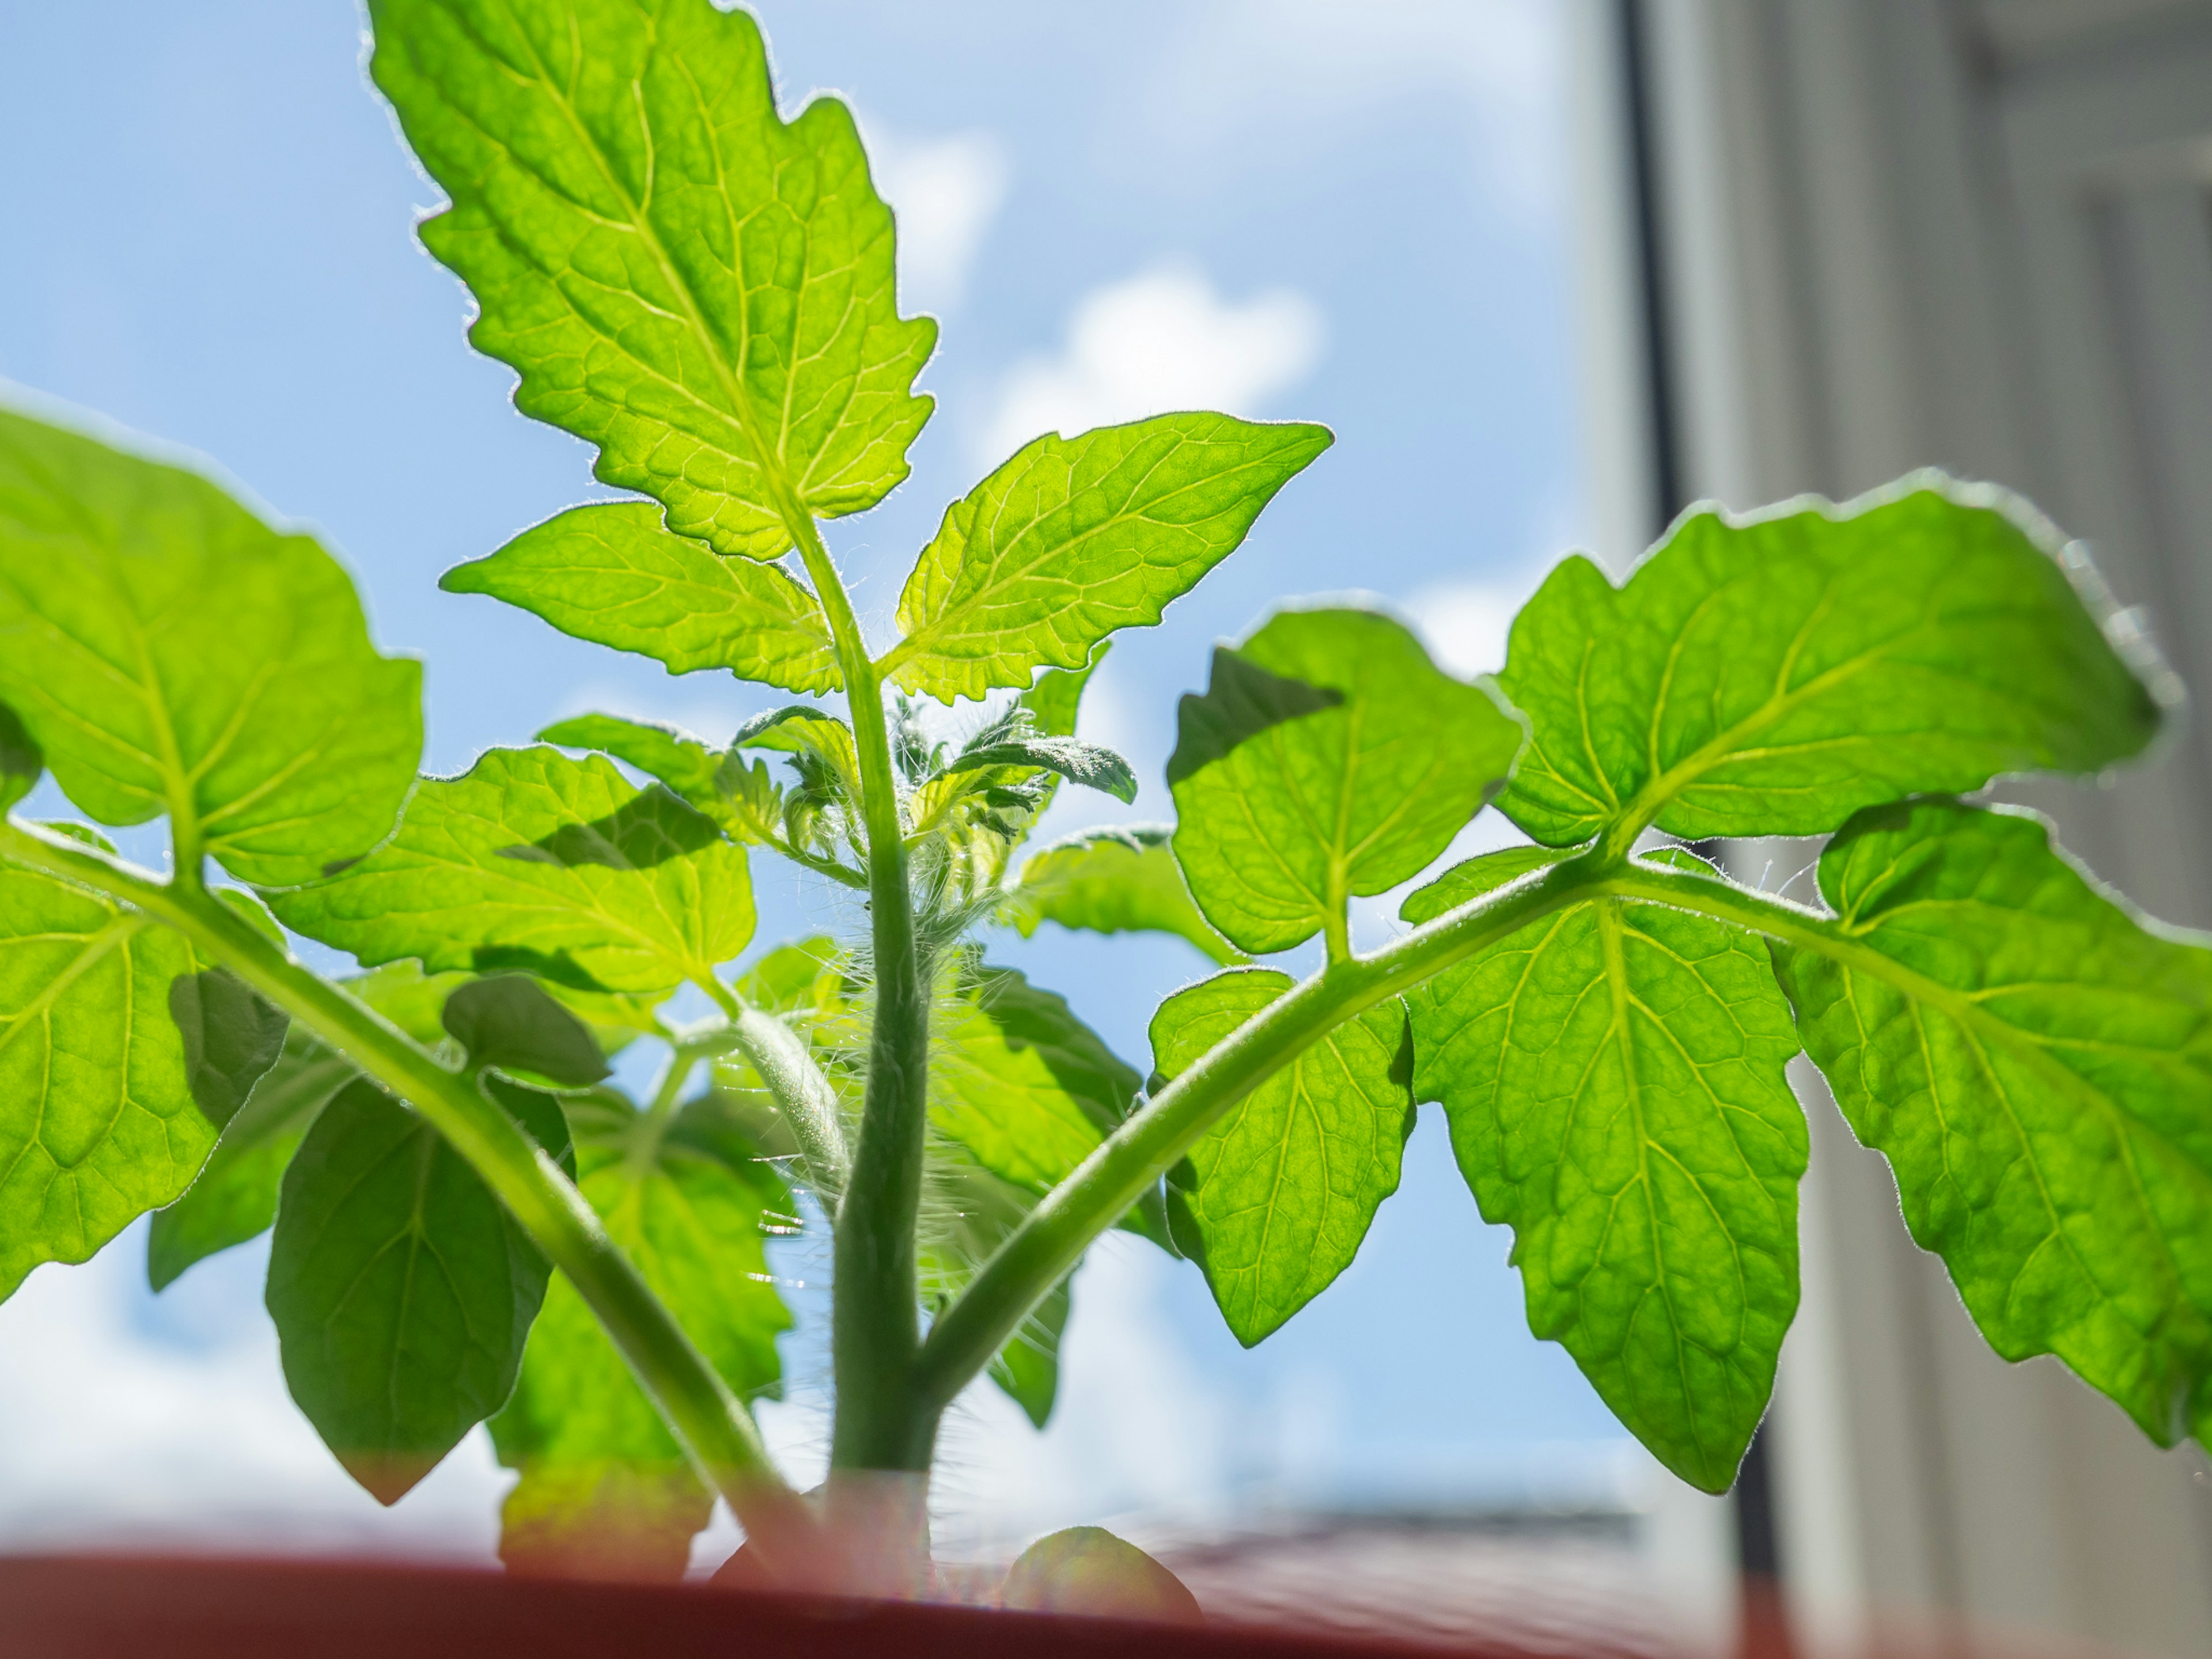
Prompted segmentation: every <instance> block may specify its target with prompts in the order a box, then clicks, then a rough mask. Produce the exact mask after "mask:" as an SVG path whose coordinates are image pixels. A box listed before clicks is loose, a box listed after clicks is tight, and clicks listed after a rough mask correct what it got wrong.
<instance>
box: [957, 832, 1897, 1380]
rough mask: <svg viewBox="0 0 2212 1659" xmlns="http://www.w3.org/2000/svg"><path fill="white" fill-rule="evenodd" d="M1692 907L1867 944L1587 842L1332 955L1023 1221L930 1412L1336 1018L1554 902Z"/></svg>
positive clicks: (969, 1295) (1827, 948) (1839, 942)
mask: <svg viewBox="0 0 2212 1659" xmlns="http://www.w3.org/2000/svg"><path fill="white" fill-rule="evenodd" d="M1604 897H1612V898H1622V899H1629V900H1633V901H1636V902H1643V903H1650V904H1663V905H1667V906H1668V907H1670V908H1675V909H1680V910H1689V911H1694V912H1696V913H1697V914H1699V915H1708V916H1711V917H1714V918H1715V919H1717V920H1718V921H1727V922H1732V923H1734V924H1735V926H1737V927H1743V928H1746V929H1748V930H1749V931H1751V932H1753V933H1764V934H1766V935H1768V936H1770V937H1771V938H1775V939H1781V940H1783V941H1784V942H1785V943H1788V944H1792V945H1800V946H1802V947H1803V948H1805V949H1807V950H1811V951H1820V953H1821V954H1823V955H1824V956H1829V957H1837V958H1838V959H1841V960H1844V961H1855V960H1857V959H1858V958H1860V957H1863V956H1865V955H1867V954H1868V953H1867V951H1866V948H1865V947H1864V946H1863V945H1860V944H1858V943H1857V941H1856V940H1854V939H1850V938H1849V937H1848V936H1846V934H1845V933H1844V931H1843V929H1842V927H1841V925H1840V924H1839V923H1838V922H1837V921H1836V920H1835V919H1834V918H1833V917H1832V916H1827V915H1822V914H1820V912H1818V911H1815V910H1812V909H1808V908H1805V907H1804V906H1802V905H1798V904H1794V903H1792V902H1790V901H1788V900H1786V899H1781V898H1776V897H1773V896H1770V895H1767V894H1765V893H1756V892H1753V891H1752V890H1750V889H1748V888H1745V887H1740V886H1737V885H1736V884H1735V883H1733V882H1729V881H1725V880H1722V879H1718V878H1714V877H1711V876H1702V875H1695V874H1692V873H1690V872H1686V871H1677V870H1669V869H1665V868H1662V867H1659V866H1653V865H1649V864H1639V863H1637V862H1635V861H1634V860H1629V859H1626V858H1624V857H1622V856H1620V855H1618V854H1614V853H1613V852H1612V851H1611V850H1610V847H1609V843H1608V842H1604V841H1601V842H1598V843H1597V844H1596V845H1595V847H1594V848H1592V849H1591V850H1590V851H1589V852H1586V853H1583V854H1580V855H1579V856H1577V857H1575V858H1571V859H1568V860H1565V861H1563V862H1561V863H1559V864H1555V865H1553V866H1551V867H1550V868H1548V869H1547V870H1545V871H1542V872H1532V873H1531V874H1529V875H1528V876H1525V877H1523V878H1521V879H1520V880H1519V881H1516V882H1512V883H1509V884H1507V885H1505V886H1504V887H1499V888H1496V889H1493V890H1492V891H1490V892H1488V893H1486V894H1484V895H1482V896H1480V897H1479V898H1476V899H1473V900H1471V901H1469V902H1468V903H1466V904H1463V905H1462V906H1460V907H1459V908H1457V909H1455V910H1450V911H1447V912H1446V913H1445V914H1444V915H1441V916H1438V917H1437V918H1436V919H1435V920H1434V921H1430V922H1428V923H1426V924H1425V925H1424V926H1422V927H1419V928H1416V929H1415V930H1414V931H1413V933H1408V934H1407V935H1406V937H1405V938H1403V939H1399V940H1398V941H1396V942H1395V944H1393V945H1389V946H1388V947H1386V948H1385V949H1383V950H1381V951H1376V952H1375V953H1374V954H1373V955H1372V956H1368V957H1354V958H1352V959H1351V960H1349V961H1347V962H1343V963H1330V964H1329V965H1328V967H1326V968H1324V969H1322V971H1321V972H1320V973H1318V974H1316V975H1314V976H1313V977H1312V978H1311V979H1309V980H1307V981H1304V983H1303V984H1301V985H1298V986H1297V987H1294V988H1293V989H1292V990H1291V991H1290V992H1289V993H1288V994H1285V996H1284V997H1283V998H1282V999H1281V1000H1279V1001H1276V1002H1273V1003H1271V1004H1269V1005H1268V1006H1267V1008H1265V1009H1263V1010H1262V1011H1261V1012H1260V1013H1258V1014H1256V1015H1255V1016H1254V1017H1253V1018H1251V1019H1249V1020H1248V1021H1246V1022H1245V1023H1244V1024H1243V1025H1241V1026H1239V1027H1238V1028H1237V1030H1235V1031H1232V1032H1231V1033H1230V1035H1229V1036H1226V1037H1225V1038H1224V1039H1223V1040H1222V1041H1221V1042H1218V1043H1217V1044H1215V1045H1214V1047H1213V1048H1210V1049H1208V1050H1207V1051H1206V1053H1205V1054H1203V1055H1201V1056H1200V1058H1199V1059H1198V1060H1197V1061H1196V1062H1195V1063H1194V1064H1193V1065H1192V1066H1190V1067H1189V1068H1188V1070H1186V1071H1184V1072H1183V1073H1182V1074H1181V1075H1180V1076H1178V1077H1176V1079H1174V1080H1173V1081H1172V1082H1170V1084H1168V1085H1167V1086H1166V1087H1165V1088H1164V1089H1162V1090H1161V1091H1160V1092H1159V1093H1158V1094H1157V1095H1155V1096H1153V1097H1152V1099H1151V1100H1150V1101H1148V1102H1147V1103H1146V1104H1145V1106H1144V1107H1143V1109H1140V1110H1139V1111H1138V1112H1137V1113H1136V1114H1134V1115H1133V1116H1132V1117H1130V1118H1129V1120H1128V1121H1127V1122H1125V1123H1124V1124H1122V1126H1121V1127H1120V1128H1119V1129H1117V1130H1115V1133H1113V1134H1112V1135H1111V1136H1109V1138H1108V1139H1106V1140H1105V1142H1104V1143H1103V1144H1102V1145H1101V1146H1099V1147H1098V1148H1097V1150H1096V1151H1095V1152H1092V1153H1091V1156H1090V1157H1089V1158H1085V1160H1084V1161H1083V1163H1082V1164H1080V1165H1079V1166H1078V1168H1077V1169H1076V1170H1075V1171H1074V1173H1073V1174H1072V1175H1070V1176H1068V1177H1067V1178H1066V1180H1065V1181H1063V1182H1060V1185H1059V1186H1058V1187H1056V1188H1054V1189H1053V1191H1052V1192H1051V1193H1050V1194H1048V1196H1047V1197H1046V1198H1045V1200H1044V1201H1043V1202H1042V1203H1041V1204H1039V1205H1038V1206H1037V1207H1036V1209H1034V1210H1032V1211H1031V1212H1030V1213H1029V1215H1028V1216H1027V1217H1026V1218H1024V1220H1023V1221H1022V1223H1021V1225H1019V1226H1018V1227H1017V1228H1016V1229H1015V1230H1014V1231H1013V1232H1012V1234H1010V1235H1009V1236H1008V1237H1007V1239H1006V1243H1004V1244H1002V1245H1001V1246H1000V1248H999V1250H998V1252H997V1253H996V1254H995V1255H993V1256H992V1258H991V1259H990V1261H987V1262H986V1263H985V1264H984V1266H983V1268H982V1271H981V1273H977V1274H976V1276H975V1279H972V1280H971V1281H969V1286H968V1289H967V1291H965V1292H964V1293H963V1295H962V1296H961V1297H960V1298H959V1300H957V1302H955V1303H954V1304H952V1306H951V1308H950V1309H948V1310H946V1311H945V1315H944V1316H943V1317H941V1318H940V1319H939V1320H938V1322H937V1323H936V1324H935V1325H934V1326H933V1328H931V1331H930V1333H929V1340H928V1341H927V1342H926V1343H925V1344H923V1346H922V1352H921V1362H920V1364H919V1366H918V1367H917V1371H918V1377H917V1380H918V1383H919V1385H920V1386H921V1388H922V1389H924V1390H926V1392H927V1397H928V1398H929V1399H930V1400H932V1401H935V1402H936V1404H937V1407H938V1408H939V1410H942V1409H943V1407H945V1406H946V1405H948V1404H950V1403H951V1401H952V1399H953V1397H954V1396H955V1395H957V1394H958V1393H959V1392H960V1390H961V1389H963V1388H965V1387H966V1386H967V1385H968V1383H969V1382H971V1381H972V1380H973V1379H974V1378H975V1376H977V1375H978V1374H979V1373H980V1372H981V1370H983V1368H984V1367H985V1366H986V1365H987V1364H990V1363H991V1359H992V1358H993V1356H994V1355H995V1354H997V1353H998V1352H999V1351H1000V1348H1002V1347H1004V1346H1006V1342H1007V1341H1008V1340H1010V1339H1011V1338H1012V1336H1013V1334H1014V1333H1015V1332H1016V1331H1017V1330H1018V1329H1019V1328H1020V1326H1021V1322H1022V1321H1023V1320H1024V1318H1026V1317H1027V1316H1028V1315H1029V1313H1030V1310H1031V1309H1032V1308H1034V1307H1035V1306H1036V1304H1037V1303H1038V1302H1040V1301H1042V1299H1043V1297H1045V1296H1046V1294H1047V1293H1048V1291H1050V1290H1051V1289H1052V1287H1053V1286H1054V1285H1057V1284H1058V1283H1059V1282H1060V1279H1063V1278H1064V1277H1065V1276H1066V1274H1067V1273H1068V1272H1069V1271H1070V1270H1072V1269H1073V1267H1074V1266H1075V1264H1076V1262H1077V1261H1079V1260H1080V1259H1081V1257H1082V1255H1083V1252H1084V1251H1085V1249H1088V1248H1089V1247H1090V1245H1091V1242H1092V1241H1093V1240H1095V1239H1096V1238H1097V1237H1098V1236H1099V1235H1100V1234H1101V1233H1103V1232H1104V1231H1106V1230H1107V1229H1108V1228H1109V1227H1111V1226H1112V1225H1114V1224H1115V1222H1117V1221H1119V1220H1120V1219H1121V1217H1122V1216H1123V1215H1124V1214H1126V1213H1127V1211H1128V1209H1129V1206H1131V1205H1133V1204H1134V1203H1135V1202H1136V1201H1137V1200H1138V1199H1139V1196H1140V1195H1141V1194H1143V1193H1144V1191H1145V1189H1146V1188H1147V1187H1149V1186H1151V1185H1152V1182H1155V1181H1158V1179H1159V1178H1160V1177H1161V1176H1163V1175H1164V1174H1165V1173H1166V1172H1167V1171H1168V1170H1170V1169H1171V1168H1173V1167H1174V1165H1175V1163H1176V1160H1177V1159H1178V1158H1182V1155H1183V1154H1184V1153H1185V1152H1188V1150H1189V1149H1190V1146H1191V1145H1192V1143H1194V1141H1195V1140H1197V1139H1198V1138H1199V1136H1200V1135H1201V1134H1203V1133H1206V1130H1207V1129H1208V1128H1209V1127H1212V1124H1214V1123H1215V1122H1216V1121H1218V1120H1219V1119H1220V1117H1221V1115H1222V1114H1223V1113H1224V1112H1225V1111H1227V1110H1228V1109H1229V1108H1230V1107H1231V1106H1232V1105H1234V1104H1235V1103H1237V1101H1238V1100H1241V1099H1242V1098H1243V1097H1244V1096H1245V1095H1247V1094H1249V1092H1250V1091H1252V1090H1253V1089H1254V1088H1255V1087H1256V1086H1258V1085H1259V1084H1261V1082H1263V1081H1265V1080H1266V1079H1267V1077H1268V1076H1270V1075H1271V1074H1272V1073H1274V1072H1276V1071H1278V1070H1279V1069H1280V1068H1281V1067H1283V1066H1286V1065H1288V1064H1289V1063H1290V1062H1291V1060H1293V1059H1295V1058H1296V1057H1297V1055H1298V1054H1300V1053H1301V1052H1303V1051H1304V1049H1305V1048H1309V1047H1310V1046H1311V1045H1312V1044H1313V1043H1315V1042H1318V1041H1319V1040H1320V1039H1321V1038H1322V1037H1323V1036H1327V1035H1328V1032H1329V1031H1331V1030H1334V1028H1335V1027H1337V1026H1339V1025H1341V1024H1343V1023H1344V1022H1345V1021H1346V1020H1348V1019H1350V1018H1352V1017H1353V1016H1355V1015H1357V1014H1358V1013H1360V1012H1363V1011H1364V1010H1366V1009H1368V1008H1371V1007H1373V1006H1375V1005H1376V1003H1378V1002H1380V1001H1382V1000H1383V999H1384V998H1386V997H1390V996H1395V995H1397V994H1399V993H1401V992H1402V991H1405V990H1407V989H1410V988H1411V987H1413V986H1414V985H1417V984H1419V982H1420V981H1423V980H1425V979H1428V978H1431V976H1433V975H1436V974H1438V973H1440V972H1442V971H1443V969H1446V968H1449V967H1450V966H1451V965H1452V964H1453V963H1456V962H1461V961H1463V960H1465V959H1466V958H1467V957H1470V956H1473V955H1474V954H1475V953H1476V952H1477V951H1483V950H1486V949H1487V948H1488V947H1489V946H1491V945H1495V944H1496V943H1497V942H1498V940H1499V939H1504V937H1505V936H1506V935H1507V934H1509V933H1514V932H1516V931H1517V930H1519V929H1520V928H1522V927H1527V926H1528V924H1529V923H1530V922H1532V921H1537V920H1538V919H1540V918H1541V917H1542V916H1544V915H1547V914H1549V913H1550V912H1552V911H1554V910H1559V909H1562V908H1565V907H1566V906H1568V905H1570V904H1575V903H1578V902H1583V901H1585V900H1589V899H1594V898H1604Z"/></svg>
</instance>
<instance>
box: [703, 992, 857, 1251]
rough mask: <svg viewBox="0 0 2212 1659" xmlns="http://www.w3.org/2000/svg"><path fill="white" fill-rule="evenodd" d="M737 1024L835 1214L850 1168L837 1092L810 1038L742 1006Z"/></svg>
mask: <svg viewBox="0 0 2212 1659" xmlns="http://www.w3.org/2000/svg"><path fill="white" fill-rule="evenodd" d="M731 1029H732V1031H733V1033H734V1034H735V1036H736V1037H737V1039H738V1051H739V1052H740V1053H742V1054H744V1057H745V1058H746V1060H749V1061H750V1062H751V1064H752V1068H753V1070H754V1071H756V1072H757V1073H760V1079H761V1081H762V1082H763V1083H765V1084H766V1085H768V1091H769V1093H770V1094H771V1095H774V1096H775V1103H776V1106H777V1108H778V1109H780V1110H781V1112H782V1114H783V1121H784V1122H785V1123H786V1124H787V1125H789V1126H790V1128H791V1133H792V1138H793V1139H795V1140H796V1141H798V1142H799V1155H800V1157H802V1158H805V1161H806V1173H807V1178H808V1180H809V1181H810V1182H811V1183H812V1185H813V1188H814V1194H815V1196H816V1197H817V1198H818V1199H820V1200H822V1207H823V1210H824V1211H825V1212H830V1213H833V1214H834V1213H835V1212H836V1205H837V1197H838V1194H841V1193H842V1192H843V1191H844V1190H845V1180H846V1174H847V1170H848V1155H847V1153H846V1150H845V1125H844V1120H843V1114H842V1109H841V1108H840V1105H839V1103H838V1099H837V1091H836V1089H835V1088H834V1087H833V1086H831V1085H830V1082H829V1079H828V1078H826V1077H824V1076H823V1074H822V1068H821V1067H820V1066H817V1065H816V1064H815V1063H814V1056H813V1055H812V1054H809V1053H808V1052H807V1049H806V1044H805V1041H804V1040H803V1039H801V1038H800V1036H799V1034H798V1033H797V1032H796V1031H793V1030H792V1029H791V1027H789V1026H788V1025H786V1024H784V1023H783V1022H782V1021H781V1020H780V1019H778V1018H776V1017H775V1015H773V1014H764V1013H763V1012H761V1011H760V1010H759V1009H757V1008H740V1009H739V1010H738V1012H737V1014H736V1016H735V1018H733V1019H732V1022H731Z"/></svg>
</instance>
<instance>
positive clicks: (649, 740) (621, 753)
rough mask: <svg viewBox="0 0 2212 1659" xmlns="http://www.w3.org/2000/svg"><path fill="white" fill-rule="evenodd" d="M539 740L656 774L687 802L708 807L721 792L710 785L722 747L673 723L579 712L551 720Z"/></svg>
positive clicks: (711, 806) (713, 804)
mask: <svg viewBox="0 0 2212 1659" xmlns="http://www.w3.org/2000/svg"><path fill="white" fill-rule="evenodd" d="M538 742H540V743H550V744H559V745H560V746H561V747H562V748H563V749H596V750H599V752H600V753H602V754H606V755H612V756H613V757H615V758H616V759H617V760H618V761H623V762H625V763H628V764H629V765H631V766H635V768H637V769H638V770H639V771H641V772H642V773H644V774H645V775H647V777H650V778H658V779H659V781H661V782H663V783H665V784H666V785H667V786H668V787H669V790H670V792H671V793H672V794H674V795H675V796H676V797H677V798H678V799H680V800H682V801H684V802H685V803H686V804H687V805H692V806H696V807H697V808H698V809H699V810H700V811H702V812H708V813H711V812H712V811H714V807H715V804H716V803H717V802H718V801H719V800H720V793H718V792H717V790H716V789H715V787H714V778H715V775H716V774H717V773H718V772H720V770H721V766H722V760H723V751H722V750H719V749H710V748H708V746H707V745H706V744H703V743H702V742H700V741H699V739H698V738H695V737H692V736H690V734H689V733H687V732H679V731H678V730H677V729H676V728H675V727H674V726H657V725H654V724H653V723H651V722H649V721H646V720H624V719H623V718H622V717H621V716H620V715H618V714H579V715H577V716H576V717H575V718H574V719H573V720H558V721H556V722H555V723H554V724H553V725H551V726H547V727H546V728H545V729H544V731H543V732H539V733H538Z"/></svg>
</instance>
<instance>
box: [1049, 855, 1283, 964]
mask: <svg viewBox="0 0 2212 1659" xmlns="http://www.w3.org/2000/svg"><path fill="white" fill-rule="evenodd" d="M1170 833H1171V831H1170V829H1168V827H1167V826H1165V825H1164V824H1130V825H1125V826H1121V827H1117V828H1112V829H1090V830H1085V831H1084V832H1083V833H1082V834H1080V835H1075V836H1069V837H1067V839H1066V840H1065V841H1059V842H1054V843H1053V844H1052V845H1051V846H1049V847H1044V848H1039V849H1038V850H1037V851H1036V852H1035V853H1033V854H1030V858H1029V861H1028V862H1027V863H1025V864H1024V865H1023V866H1022V876H1021V882H1020V884H1019V885H1018V887H1016V888H1015V890H1014V891H1013V894H1012V897H1011V899H1010V900H1009V902H1008V907H1007V908H1008V917H1009V920H1011V921H1012V923H1013V925H1014V927H1016V928H1017V929H1018V930H1019V932H1020V933H1021V935H1022V937H1023V938H1024V939H1027V938H1029V937H1030V935H1031V934H1033V933H1036V930H1037V926H1038V924H1039V923H1040V922H1046V921H1056V922H1058V923H1059V924H1060V926H1061V927H1079V928H1085V929H1087V930H1089V931H1090V932H1091V933H1173V934H1174V935H1176V937H1177V938H1178V939H1188V940H1189V941H1190V943H1191V944H1193V945H1196V946H1197V947H1198V948H1199V949H1200V951H1204V952H1205V953H1206V955H1207V956H1208V957H1212V960H1213V961H1214V962H1215V963H1218V965H1220V966H1221V967H1224V968H1225V967H1228V966H1229V965H1230V964H1231V963H1237V962H1241V961H1243V955H1242V954H1241V953H1240V952H1239V951H1237V948H1236V947H1235V946H1234V945H1231V944H1230V943H1229V941H1228V940H1227V939H1224V938H1222V937H1221V935H1220V934H1218V933H1215V932H1214V931H1213V929H1212V927H1211V926H1210V925H1209V924H1208V923H1207V921H1206V918H1205V917H1204V916H1201V915H1199V913H1198V906H1197V905H1195V904H1194V903H1193V902H1191V896H1190V890H1189V889H1188V887H1186V886H1185V885H1183V879H1182V868H1181V867H1180V866H1178V865H1177V864H1176V859H1175V854H1174V852H1173V851H1172V850H1170V848H1169V846H1168V836H1170Z"/></svg>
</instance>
